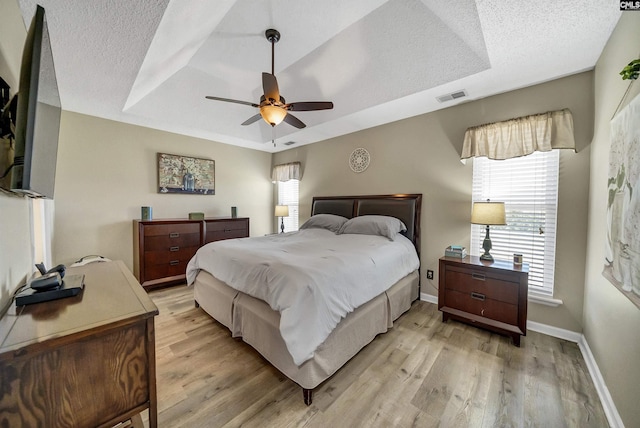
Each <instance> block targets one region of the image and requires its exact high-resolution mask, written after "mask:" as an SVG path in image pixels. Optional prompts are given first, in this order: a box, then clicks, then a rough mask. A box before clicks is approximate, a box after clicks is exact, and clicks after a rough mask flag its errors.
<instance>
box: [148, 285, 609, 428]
mask: <svg viewBox="0 0 640 428" xmlns="http://www.w3.org/2000/svg"><path fill="white" fill-rule="evenodd" d="M150 295H151V298H152V299H153V301H154V302H155V303H156V305H158V308H159V309H160V315H159V316H158V317H157V318H156V350H157V351H156V352H157V354H156V358H157V388H158V413H159V414H158V420H159V426H161V427H235V426H246V427H358V426H362V427H435V426H442V427H447V426H451V427H467V426H469V427H521V426H526V427H544V428H556V427H606V426H608V424H607V421H606V418H605V415H604V411H603V409H602V406H601V404H600V401H599V399H598V396H597V393H596V391H595V388H594V386H593V381H592V380H591V377H590V376H589V373H588V371H587V368H586V365H585V362H584V359H583V358H582V355H581V353H580V350H579V349H578V346H577V345H576V344H574V343H571V342H567V341H564V340H560V339H555V338H552V337H549V336H545V335H542V334H538V333H535V332H528V334H527V336H526V337H524V338H523V340H522V347H521V348H516V347H515V346H513V345H511V344H510V342H509V340H508V339H507V338H505V337H502V336H498V335H494V334H491V333H488V332H486V331H483V330H480V329H477V328H474V327H471V326H467V325H465V324H461V323H457V322H455V321H449V322H447V323H443V322H442V321H441V319H442V318H441V314H440V312H438V310H437V307H436V305H433V304H430V303H426V302H415V303H414V304H413V306H412V308H411V310H410V311H409V312H407V313H406V314H404V315H403V316H402V317H401V318H400V319H399V320H398V321H396V324H395V326H394V328H393V329H391V330H389V332H387V333H386V334H383V335H380V336H378V337H377V338H376V339H375V340H374V341H373V342H372V343H371V344H369V345H368V346H367V347H366V348H364V349H363V350H362V351H361V352H360V353H359V354H358V355H356V356H355V357H354V358H353V359H352V360H351V361H350V362H349V363H347V364H346V365H345V366H344V367H343V368H342V369H341V370H340V371H338V372H337V373H336V374H335V375H334V376H333V377H332V378H330V379H329V380H327V381H326V382H325V383H323V384H322V385H320V386H319V387H318V388H316V390H315V391H314V398H313V404H312V405H311V406H308V407H307V406H305V405H304V403H303V401H302V392H301V388H300V387H299V386H297V385H296V384H294V383H293V382H291V381H290V380H288V379H287V378H286V377H285V376H284V375H282V374H281V373H280V372H278V371H277V370H276V369H274V368H273V367H272V366H271V365H270V364H269V363H267V362H266V361H265V360H263V359H262V357H261V356H260V355H259V354H258V353H257V352H256V351H254V350H253V348H251V347H250V346H248V345H246V344H245V343H243V342H242V341H241V340H238V339H233V338H231V335H230V333H229V331H228V329H226V327H224V326H222V325H221V324H219V323H217V322H216V321H214V320H213V319H212V318H210V317H209V316H208V315H207V314H206V313H205V312H204V311H203V310H202V309H196V308H195V307H194V302H193V289H192V288H187V287H185V286H178V287H172V288H167V289H163V290H158V291H153V292H151V293H150ZM145 418H146V416H145ZM145 424H146V421H145Z"/></svg>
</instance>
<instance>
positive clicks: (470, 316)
mask: <svg viewBox="0 0 640 428" xmlns="http://www.w3.org/2000/svg"><path fill="white" fill-rule="evenodd" d="M528 280H529V265H528V264H527V263H523V264H522V265H514V264H513V263H512V262H510V261H506V260H495V261H493V262H485V261H482V260H480V258H479V257H476V256H467V257H465V258H464V259H458V258H454V257H442V258H440V271H439V278H438V284H439V287H438V309H439V310H440V311H442V321H447V320H449V319H454V320H457V321H461V322H464V323H467V324H472V325H475V326H478V327H481V328H484V329H487V330H491V331H494V332H496V333H500V334H504V335H508V336H510V337H511V338H512V339H513V343H514V344H515V345H516V346H520V337H521V336H526V335H527V295H528Z"/></svg>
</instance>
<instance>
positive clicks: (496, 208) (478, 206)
mask: <svg viewBox="0 0 640 428" xmlns="http://www.w3.org/2000/svg"><path fill="white" fill-rule="evenodd" d="M471 223H473V224H485V225H505V224H507V221H506V217H505V213H504V202H474V203H473V209H472V211H471Z"/></svg>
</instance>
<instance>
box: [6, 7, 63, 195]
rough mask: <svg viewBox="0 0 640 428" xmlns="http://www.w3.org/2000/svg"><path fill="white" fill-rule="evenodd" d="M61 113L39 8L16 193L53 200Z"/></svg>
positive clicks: (31, 37)
mask: <svg viewBox="0 0 640 428" xmlns="http://www.w3.org/2000/svg"><path fill="white" fill-rule="evenodd" d="M61 110H62V109H61V106H60V94H59V92H58V83H57V80H56V73H55V69H54V66H53V55H52V53H51V43H50V41H49V31H48V28H47V19H46V16H45V11H44V8H42V7H41V6H37V7H36V14H35V16H34V18H33V20H32V21H31V25H30V27H29V31H28V32H27V39H26V42H25V46H24V51H23V53H22V65H21V69H20V86H19V90H18V106H17V112H16V125H15V155H14V160H13V168H12V171H11V190H12V191H14V192H19V193H24V194H26V195H28V196H31V197H45V198H50V199H53V193H54V184H55V178H56V162H57V155H58V136H59V133H60V113H61Z"/></svg>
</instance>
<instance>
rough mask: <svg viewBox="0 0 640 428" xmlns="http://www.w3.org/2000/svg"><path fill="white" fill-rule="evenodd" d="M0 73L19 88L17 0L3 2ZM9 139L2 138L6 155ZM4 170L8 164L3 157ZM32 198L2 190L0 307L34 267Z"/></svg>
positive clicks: (23, 34) (0, 146) (13, 88)
mask: <svg viewBox="0 0 640 428" xmlns="http://www.w3.org/2000/svg"><path fill="white" fill-rule="evenodd" d="M0 17H1V18H0V76H2V78H3V79H4V80H5V81H6V82H7V83H8V84H9V85H10V86H11V94H15V93H16V92H17V91H18V80H19V78H20V76H19V74H20V61H21V58H22V46H23V44H24V39H25V37H26V34H27V31H26V29H25V27H24V24H23V21H22V15H21V14H20V9H19V8H18V4H17V2H15V1H0ZM8 144H9V142H8V140H0V153H2V154H4V153H5V150H6V149H7V147H8ZM0 165H2V168H1V169H2V171H0V175H2V173H4V169H5V167H6V163H5V162H3V161H2V159H0ZM30 212H31V210H30V201H29V200H28V199H26V198H23V197H17V196H9V195H6V194H5V193H2V192H0V220H1V221H0V309H2V308H3V307H4V306H5V304H6V303H8V302H9V299H10V297H11V293H12V292H13V290H14V289H15V288H16V287H18V286H19V285H20V284H21V283H22V282H23V281H24V280H25V279H26V277H27V276H28V275H30V274H31V272H33V271H34V270H35V268H34V267H33V260H32V255H31V226H30V224H31V222H30V220H29V216H30Z"/></svg>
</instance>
